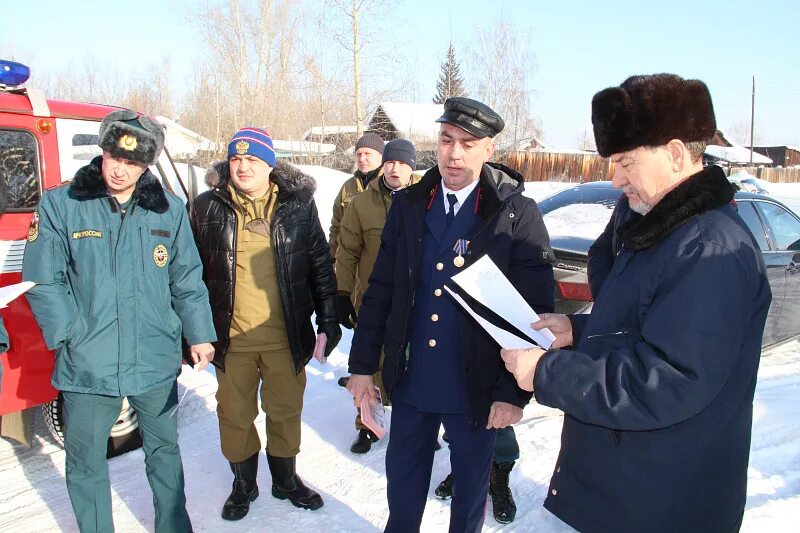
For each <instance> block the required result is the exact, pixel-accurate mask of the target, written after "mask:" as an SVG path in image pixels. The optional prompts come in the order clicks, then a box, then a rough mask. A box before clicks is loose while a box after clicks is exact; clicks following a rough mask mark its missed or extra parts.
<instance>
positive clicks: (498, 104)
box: [469, 20, 541, 146]
mask: <svg viewBox="0 0 800 533" xmlns="http://www.w3.org/2000/svg"><path fill="white" fill-rule="evenodd" d="M470 57H471V67H472V68H470V69H469V70H470V71H471V72H472V73H473V85H474V86H475V88H476V90H475V91H474V92H475V94H477V95H478V99H480V100H481V101H482V102H484V103H485V104H487V105H488V106H489V107H491V108H492V109H494V110H495V111H497V112H498V113H500V115H501V116H502V117H503V118H504V119H505V122H506V129H505V131H504V132H503V133H502V135H503V137H504V138H505V139H506V140H507V144H512V143H513V144H512V146H516V145H517V144H518V143H519V142H520V141H522V140H524V139H527V138H531V137H540V136H541V128H540V127H539V125H538V123H537V121H536V119H535V117H534V115H533V112H532V109H533V106H532V104H531V97H532V94H533V91H532V89H531V87H530V84H531V81H532V80H531V79H530V78H531V75H532V73H533V71H534V62H535V58H534V54H533V51H532V50H530V47H529V46H528V43H527V37H526V35H525V34H524V33H522V32H520V31H519V30H518V29H517V28H515V27H513V26H512V25H511V24H509V23H508V22H507V21H504V20H500V21H499V22H497V23H495V24H491V25H487V26H484V27H479V28H477V29H476V31H475V40H474V46H473V49H472V51H471V55H470Z"/></svg>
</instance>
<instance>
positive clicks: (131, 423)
mask: <svg viewBox="0 0 800 533" xmlns="http://www.w3.org/2000/svg"><path fill="white" fill-rule="evenodd" d="M29 75H30V71H29V69H28V67H26V66H25V65H22V64H20V63H16V62H12V61H3V60H0V180H2V181H3V182H4V184H5V186H6V189H7V195H8V203H7V209H6V212H5V213H4V214H3V215H2V216H0V286H6V285H11V284H14V283H19V282H20V281H21V276H22V257H23V253H24V251H25V243H26V242H27V241H26V236H27V232H28V228H29V226H30V222H31V216H32V214H33V211H34V209H35V208H36V205H37V204H38V202H39V199H40V198H41V195H42V191H44V190H47V189H49V188H52V187H55V186H57V185H60V184H61V183H62V182H64V181H68V180H71V179H72V177H73V176H74V175H75V171H76V170H78V169H79V168H80V167H82V166H84V165H86V164H88V162H89V161H90V160H91V159H92V158H93V157H95V156H97V155H99V154H100V148H99V147H98V146H97V141H98V130H99V127H100V121H101V120H102V119H103V117H104V116H106V115H107V114H108V113H109V112H111V111H113V110H115V109H117V108H115V107H112V106H107V105H97V104H83V103H75V102H63V101H58V100H50V99H47V98H46V97H45V96H44V94H43V93H42V92H41V91H39V90H35V89H26V88H23V87H22V84H24V83H25V82H26V81H27V79H28V77H29ZM151 170H153V172H154V174H155V175H157V176H159V177H160V178H161V181H162V183H163V184H164V186H165V188H166V189H167V190H170V191H172V192H174V193H176V194H177V195H179V196H181V197H182V198H186V197H188V196H189V194H188V193H187V190H186V188H185V186H184V184H183V182H182V181H181V179H180V177H179V175H178V172H177V169H176V167H175V164H174V163H173V162H172V159H171V158H170V155H169V153H168V152H167V150H166V149H165V150H164V152H163V153H162V155H161V158H160V159H159V161H158V163H157V164H156V165H154V166H153V167H151ZM2 317H3V322H4V323H5V326H6V328H7V330H8V335H9V340H10V342H9V351H8V352H7V353H6V354H5V355H2V356H0V363H1V364H2V386H1V387H0V435H2V436H5V437H10V438H13V439H15V440H17V441H20V442H23V443H30V442H31V438H32V428H31V421H32V411H31V409H32V408H35V407H39V406H41V409H42V411H43V412H44V418H45V421H46V423H47V426H48V428H49V429H50V431H51V432H52V434H53V436H54V437H55V438H56V440H58V441H59V442H61V441H62V438H63V427H64V421H63V402H62V400H61V397H60V395H59V392H58V391H57V390H55V389H54V388H53V387H52V386H51V385H50V374H51V372H52V370H53V361H54V356H53V352H51V351H49V350H48V349H47V348H46V347H45V344H44V340H43V339H42V335H41V332H40V330H39V327H38V325H37V324H36V321H35V320H34V318H33V315H32V314H31V310H30V307H29V306H28V303H27V301H26V300H25V298H24V297H20V298H17V299H16V300H14V301H13V302H11V303H10V304H9V305H8V307H6V308H5V309H2ZM140 445H141V437H140V436H139V431H138V422H137V416H136V413H135V412H134V411H133V410H132V409H131V408H130V407H129V406H128V405H127V402H124V403H123V408H122V412H121V413H120V417H119V419H118V420H117V423H116V424H115V426H114V428H113V429H112V431H111V435H110V436H109V456H113V455H118V454H120V453H123V452H125V451H127V450H130V449H132V448H135V447H138V446H140Z"/></svg>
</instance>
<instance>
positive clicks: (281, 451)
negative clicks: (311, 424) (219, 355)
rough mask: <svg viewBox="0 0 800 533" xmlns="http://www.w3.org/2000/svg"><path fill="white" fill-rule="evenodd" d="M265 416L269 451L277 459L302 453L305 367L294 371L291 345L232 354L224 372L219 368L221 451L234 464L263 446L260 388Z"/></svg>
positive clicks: (218, 400)
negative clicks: (258, 422)
mask: <svg viewBox="0 0 800 533" xmlns="http://www.w3.org/2000/svg"><path fill="white" fill-rule="evenodd" d="M259 383H260V385H261V409H263V410H264V412H265V413H266V414H267V452H268V453H269V454H270V455H271V456H273V457H295V456H296V455H297V454H298V453H300V415H301V414H302V412H303V393H304V392H305V390H306V371H305V369H303V370H302V371H301V372H300V373H299V374H295V372H294V363H293V362H292V354H291V352H290V351H289V349H288V348H283V349H278V350H268V351H259V352H228V353H226V354H225V371H224V372H223V371H221V370H220V369H217V415H218V417H219V437H220V444H221V446H222V455H224V456H225V458H226V459H227V460H228V461H230V462H232V463H239V462H241V461H244V460H245V459H247V458H248V457H250V456H251V455H253V454H255V453H257V452H259V451H260V450H261V439H260V437H259V435H258V430H257V429H256V425H255V420H256V417H257V416H258V391H259Z"/></svg>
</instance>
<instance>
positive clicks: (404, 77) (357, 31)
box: [320, 0, 409, 136]
mask: <svg viewBox="0 0 800 533" xmlns="http://www.w3.org/2000/svg"><path fill="white" fill-rule="evenodd" d="M388 6H389V0H325V2H324V7H323V9H324V17H323V18H322V19H321V20H320V26H321V27H322V28H325V30H326V31H325V34H326V35H327V36H328V37H329V38H330V39H331V40H333V42H335V43H337V44H338V45H339V46H340V47H341V48H342V49H343V50H345V51H346V52H347V54H348V55H349V56H350V57H349V58H348V61H352V62H353V80H352V89H351V90H352V95H353V103H354V106H353V108H354V117H353V118H354V119H355V123H356V128H357V132H358V135H359V136H360V135H361V134H362V133H363V129H364V128H363V126H364V119H365V116H366V112H365V109H366V108H370V107H374V106H376V105H377V102H379V101H381V100H382V99H385V98H387V97H390V96H394V95H398V94H401V93H404V92H406V91H407V89H408V87H407V85H408V83H407V81H408V78H409V76H408V73H403V72H402V71H403V68H402V65H403V63H404V61H403V59H402V58H399V57H398V56H397V51H396V50H390V49H377V48H375V47H372V46H370V45H371V43H372V42H373V39H374V38H375V30H374V29H370V28H376V27H377V26H378V25H377V24H375V23H374V21H375V20H379V19H381V18H382V17H383V16H384V15H385V14H386V10H387V8H388ZM331 13H333V14H334V15H338V16H330V15H331ZM388 31H390V30H387V29H386V28H382V30H381V35H382V36H383V37H384V38H386V39H387V40H390V39H389V37H388V34H387V32H388ZM367 49H369V50H370V52H371V55H368V54H366V53H365V52H366V50H367ZM369 59H373V60H375V62H376V63H378V64H380V65H381V68H380V69H371V70H372V71H373V72H374V73H375V76H374V78H373V79H374V80H375V83H374V84H372V85H371V90H370V91H369V92H368V93H367V94H365V90H364V89H365V86H366V85H365V83H364V82H365V80H368V78H370V76H369V74H365V71H366V70H367V68H365V63H366V62H367V61H368V60H369ZM386 65H394V67H395V68H391V69H387V68H386ZM398 66H400V68H397V67H398Z"/></svg>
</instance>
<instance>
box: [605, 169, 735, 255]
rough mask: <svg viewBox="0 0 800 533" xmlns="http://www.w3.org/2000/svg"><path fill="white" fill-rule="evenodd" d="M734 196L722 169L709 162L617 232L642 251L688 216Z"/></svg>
mask: <svg viewBox="0 0 800 533" xmlns="http://www.w3.org/2000/svg"><path fill="white" fill-rule="evenodd" d="M733 195H734V190H733V186H732V185H731V184H730V182H729V181H728V178H727V177H726V176H725V173H724V172H723V170H722V169H721V168H720V167H718V166H716V165H711V166H708V167H706V168H704V169H703V170H702V171H700V172H698V173H697V174H695V175H694V176H692V177H690V178H689V179H687V180H686V181H684V182H683V183H681V184H680V185H678V186H677V187H675V188H674V189H673V190H671V191H670V192H669V193H667V195H666V196H664V198H662V199H661V201H660V202H658V203H657V204H656V205H655V206H654V207H653V209H652V210H651V211H650V212H649V213H647V214H646V215H645V216H643V217H634V218H633V219H631V220H629V221H628V222H626V223H625V224H624V225H622V226H621V227H620V229H619V233H620V234H621V235H622V239H623V242H624V243H625V247H627V248H628V249H629V250H631V251H634V252H636V251H639V250H644V249H646V248H649V247H651V246H653V245H654V244H657V243H658V242H660V241H661V240H662V239H664V237H666V236H667V235H669V234H670V233H672V232H673V231H675V230H676V229H677V228H678V227H680V226H681V225H682V224H683V223H684V222H686V221H687V220H689V219H690V218H692V217H694V216H696V215H700V214H703V213H705V212H706V211H711V210H712V209H716V208H717V207H720V206H723V205H725V204H727V203H730V201H731V200H733Z"/></svg>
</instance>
